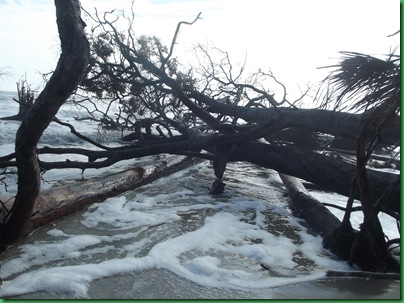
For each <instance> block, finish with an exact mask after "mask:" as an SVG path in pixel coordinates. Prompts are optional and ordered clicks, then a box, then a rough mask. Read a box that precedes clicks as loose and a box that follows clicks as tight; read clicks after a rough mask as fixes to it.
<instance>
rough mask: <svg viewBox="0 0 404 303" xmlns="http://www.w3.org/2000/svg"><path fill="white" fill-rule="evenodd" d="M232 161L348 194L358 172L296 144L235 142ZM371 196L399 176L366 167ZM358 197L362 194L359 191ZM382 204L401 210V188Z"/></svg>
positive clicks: (389, 194)
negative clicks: (253, 165) (290, 145)
mask: <svg viewBox="0 0 404 303" xmlns="http://www.w3.org/2000/svg"><path fill="white" fill-rule="evenodd" d="M230 161H248V162H250V163H254V164H257V165H260V166H262V167H267V168H271V169H274V170H276V171H278V172H279V173H282V174H286V175H290V176H294V177H298V178H301V179H304V180H307V181H310V182H312V183H315V184H317V185H320V186H322V187H323V188H325V189H328V190H330V191H333V192H336V193H339V194H341V195H344V196H347V197H348V196H349V194H350V188H351V180H352V178H353V177H354V176H355V175H356V166H355V165H352V164H349V163H346V162H344V161H342V160H339V159H334V158H332V157H328V156H325V155H322V154H319V153H317V152H314V151H311V150H305V149H299V148H296V147H288V146H271V145H269V144H264V143H257V142H247V143H242V144H236V145H235V147H234V148H233V150H232V154H231V156H230ZM367 177H368V182H369V190H370V195H371V196H372V197H373V198H374V201H377V199H378V198H379V197H380V196H381V195H382V194H383V193H384V192H385V191H386V190H387V188H388V187H389V185H390V184H392V183H393V182H397V179H398V178H400V175H395V174H391V173H386V172H382V173H381V172H378V171H374V170H367ZM354 197H355V198H357V199H359V198H360V196H359V194H358V193H357V192H356V193H355V196H354ZM381 205H382V206H383V207H385V208H388V209H389V210H391V211H394V212H397V213H399V212H400V187H399V186H396V187H395V188H394V189H392V190H391V191H390V192H389V193H388V194H387V195H385V197H384V198H383V201H381Z"/></svg>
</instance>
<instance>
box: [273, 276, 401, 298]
mask: <svg viewBox="0 0 404 303" xmlns="http://www.w3.org/2000/svg"><path fill="white" fill-rule="evenodd" d="M272 290H273V298H274V299H379V300H380V299H401V289H400V281H393V280H381V279H366V278H325V279H322V280H317V281H311V282H302V283H298V284H293V285H286V286H282V287H277V288H273V289H272Z"/></svg>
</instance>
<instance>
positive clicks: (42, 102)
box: [0, 0, 89, 245]
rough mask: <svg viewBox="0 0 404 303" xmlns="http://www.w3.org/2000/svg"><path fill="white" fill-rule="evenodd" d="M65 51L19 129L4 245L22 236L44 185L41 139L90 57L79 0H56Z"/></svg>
mask: <svg viewBox="0 0 404 303" xmlns="http://www.w3.org/2000/svg"><path fill="white" fill-rule="evenodd" d="M55 6H56V18H57V25H58V30H59V37H60V41H61V48H62V53H61V55H60V58H59V62H58V64H57V67H56V70H55V72H54V73H53V75H52V77H51V78H50V79H49V82H48V83H47V84H46V86H45V88H44V89H43V91H42V92H41V93H40V95H39V96H38V98H37V99H36V101H35V103H34V105H33V106H32V107H31V109H30V110H29V112H28V113H27V115H26V116H25V117H24V119H23V121H22V123H21V126H20V128H19V129H18V132H17V136H16V143H15V154H16V160H17V168H18V193H17V196H16V199H15V203H14V205H13V208H12V209H11V215H10V217H9V218H8V220H7V222H5V224H4V225H2V228H1V230H0V237H1V238H0V239H1V242H0V244H1V245H7V244H10V243H12V242H14V241H17V240H19V239H21V237H22V236H23V234H24V229H25V227H26V225H27V223H28V222H29V220H30V218H31V215H32V210H33V207H34V202H35V200H36V198H37V196H38V194H39V189H40V168H39V165H38V158H37V143H38V141H39V139H40V138H41V136H42V133H43V132H44V130H45V129H46V128H47V127H48V125H49V123H50V122H51V121H52V119H53V117H54V116H55V115H56V113H57V111H58V110H59V108H60V106H62V105H63V103H64V102H65V101H66V100H67V98H68V97H69V96H70V95H71V94H72V93H73V91H74V90H75V89H76V88H77V86H78V84H79V82H80V80H81V77H82V75H83V72H84V69H85V67H86V66H87V63H88V58H89V44H88V41H87V38H86V36H85V33H84V26H85V24H84V22H83V21H82V19H81V17H80V4H79V1H78V0H55Z"/></svg>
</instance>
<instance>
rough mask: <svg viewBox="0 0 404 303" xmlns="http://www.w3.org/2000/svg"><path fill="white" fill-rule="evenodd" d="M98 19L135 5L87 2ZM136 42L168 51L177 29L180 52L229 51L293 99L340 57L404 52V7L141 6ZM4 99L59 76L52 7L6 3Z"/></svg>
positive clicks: (349, 3)
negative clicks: (141, 39) (22, 82)
mask: <svg viewBox="0 0 404 303" xmlns="http://www.w3.org/2000/svg"><path fill="white" fill-rule="evenodd" d="M81 2H82V5H83V7H84V8H86V9H87V10H88V11H90V12H93V11H94V7H97V9H98V10H99V11H104V10H107V9H112V8H118V9H126V10H129V9H130V6H131V2H132V1H131V0H115V1H110V0H82V1H81ZM134 10H135V14H136V17H135V24H134V26H135V31H136V34H137V35H139V34H154V35H157V36H159V37H160V38H161V39H162V41H163V42H165V43H167V44H169V43H170V42H171V38H172V35H173V33H174V31H175V28H176V25H177V23H178V22H179V21H191V20H193V19H194V18H195V17H196V16H197V14H198V13H199V12H202V15H201V17H202V20H199V21H198V22H197V23H195V24H194V25H193V26H184V27H183V28H182V30H181V34H180V37H179V39H178V45H177V46H176V47H177V50H178V53H179V54H183V53H184V50H191V49H192V45H194V44H196V43H198V42H200V43H204V44H206V43H209V44H210V45H215V46H217V47H219V48H221V49H222V50H225V51H228V53H229V55H230V57H231V59H232V60H233V61H234V64H235V65H236V64H237V63H242V62H243V61H244V58H245V56H247V68H248V69H249V70H253V69H258V68H261V69H263V70H267V69H269V68H270V69H271V70H272V72H273V73H274V74H275V75H276V76H277V78H278V79H279V80H280V81H282V82H284V83H285V84H286V85H287V87H288V88H289V90H290V91H295V90H296V88H297V85H300V86H301V87H304V86H305V84H307V83H308V82H310V83H313V82H317V81H319V80H321V79H322V77H324V75H325V73H326V71H324V70H317V69H316V68H317V67H321V66H327V65H332V64H335V63H336V62H337V58H338V52H339V51H356V52H364V53H368V54H373V55H379V54H387V53H388V52H389V51H390V49H391V48H393V47H395V46H399V36H398V35H396V36H394V37H390V38H388V37H387V36H388V35H391V34H393V33H394V32H396V31H397V30H398V29H399V28H400V2H399V0H339V1H331V0H304V1H302V0H244V1H241V0H135V3H134ZM0 38H1V47H0V68H6V70H7V71H8V72H9V73H10V75H9V76H8V77H7V78H6V79H0V91H14V90H16V85H15V83H16V82H17V81H18V80H19V79H20V78H22V77H25V75H26V77H27V80H28V82H29V83H32V84H33V85H34V86H35V85H40V84H41V79H42V77H41V76H40V74H39V73H47V72H50V71H51V70H53V69H54V68H55V66H56V62H57V60H58V56H59V53H58V50H59V38H58V35H57V27H56V22H55V8H54V1H52V0H35V1H32V0H0Z"/></svg>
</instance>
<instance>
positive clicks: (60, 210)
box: [1, 156, 198, 236]
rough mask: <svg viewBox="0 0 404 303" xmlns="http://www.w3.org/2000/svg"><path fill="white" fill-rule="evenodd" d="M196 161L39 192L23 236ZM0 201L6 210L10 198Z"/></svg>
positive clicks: (170, 161)
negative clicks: (4, 203)
mask: <svg viewBox="0 0 404 303" xmlns="http://www.w3.org/2000/svg"><path fill="white" fill-rule="evenodd" d="M197 161H198V159H194V158H190V157H184V156H167V157H164V159H163V160H160V161H156V162H153V163H150V164H146V165H144V166H142V167H133V168H130V169H127V170H124V171H122V172H117V173H113V174H108V175H105V176H97V177H94V178H91V179H88V180H83V181H80V180H78V181H77V182H75V183H72V184H68V185H63V186H58V187H54V188H50V189H47V190H42V191H41V192H40V194H39V196H38V198H37V199H36V201H35V205H34V210H33V215H32V217H31V220H30V222H29V224H27V227H26V229H25V231H24V236H27V235H29V234H30V233H32V232H33V231H34V230H35V229H37V228H39V227H41V226H43V225H46V224H48V223H51V222H53V221H56V220H58V219H60V218H62V217H65V216H67V215H70V214H73V213H75V212H77V211H79V210H82V209H85V208H86V207H87V206H89V205H91V204H93V203H96V202H100V201H103V200H105V199H107V198H110V197H114V196H117V195H119V194H121V193H123V192H125V191H128V190H133V189H135V188H137V187H139V186H142V185H145V184H148V183H150V182H152V181H154V180H156V179H158V178H161V177H164V176H168V175H170V174H172V173H175V172H177V171H180V170H182V169H184V168H186V167H188V166H190V165H192V164H195V163H197ZM1 200H2V201H8V202H7V207H8V208H10V206H11V205H12V203H13V198H11V197H1Z"/></svg>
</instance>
